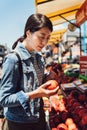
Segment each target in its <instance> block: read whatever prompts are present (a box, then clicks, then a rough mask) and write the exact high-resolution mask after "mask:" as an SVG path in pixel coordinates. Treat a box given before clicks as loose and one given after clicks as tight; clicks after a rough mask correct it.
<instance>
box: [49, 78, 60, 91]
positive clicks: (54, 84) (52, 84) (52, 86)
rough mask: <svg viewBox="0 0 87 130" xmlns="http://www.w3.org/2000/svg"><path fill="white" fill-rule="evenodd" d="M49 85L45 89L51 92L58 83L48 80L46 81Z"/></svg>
mask: <svg viewBox="0 0 87 130" xmlns="http://www.w3.org/2000/svg"><path fill="white" fill-rule="evenodd" d="M47 83H49V86H48V87H47V89H48V90H53V89H55V88H56V87H57V86H58V83H57V81H56V80H49V81H47Z"/></svg>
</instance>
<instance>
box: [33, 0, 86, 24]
mask: <svg viewBox="0 0 87 130" xmlns="http://www.w3.org/2000/svg"><path fill="white" fill-rule="evenodd" d="M84 1H85V0H35V3H36V12H37V13H42V14H45V15H46V16H48V17H49V18H50V20H51V21H52V22H53V25H58V24H60V23H63V22H66V20H65V19H67V20H73V19H75V14H76V12H77V11H78V9H79V8H80V7H81V5H82V3H83V2H84ZM61 16H62V17H64V18H65V19H63V18H61Z"/></svg>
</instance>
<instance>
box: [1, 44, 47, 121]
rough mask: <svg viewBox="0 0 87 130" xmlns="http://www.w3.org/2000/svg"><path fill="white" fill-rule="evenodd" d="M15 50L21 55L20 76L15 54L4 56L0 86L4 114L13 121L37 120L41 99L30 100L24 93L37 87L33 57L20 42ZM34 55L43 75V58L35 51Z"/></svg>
mask: <svg viewBox="0 0 87 130" xmlns="http://www.w3.org/2000/svg"><path fill="white" fill-rule="evenodd" d="M15 51H16V52H17V53H18V54H19V55H20V57H21V61H22V72H23V74H22V75H21V76H20V71H19V61H18V58H17V56H16V55H15V54H14V53H9V54H8V55H7V56H6V57H5V58H4V63H3V67H2V79H1V87H0V102H1V104H2V106H3V107H4V115H5V117H6V118H7V119H8V120H11V121H15V122H26V123H29V122H30V123H32V122H37V121H38V120H39V117H40V114H41V111H42V109H43V102H42V99H41V98H36V99H32V100H30V99H29V97H27V94H26V93H27V92H30V91H33V90H35V89H36V88H38V87H39V82H38V78H37V74H36V72H35V68H34V66H33V58H32V57H31V55H30V53H29V52H28V51H27V50H26V49H25V47H24V46H23V44H22V43H18V45H17V47H16V49H15ZM36 56H37V60H38V64H39V67H40V69H41V71H42V72H43V75H44V60H43V59H42V57H41V55H40V54H38V53H36Z"/></svg>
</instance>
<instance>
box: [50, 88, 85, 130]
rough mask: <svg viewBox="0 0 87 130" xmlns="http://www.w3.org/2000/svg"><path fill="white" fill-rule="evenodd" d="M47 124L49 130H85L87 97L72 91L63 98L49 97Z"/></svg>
mask: <svg viewBox="0 0 87 130" xmlns="http://www.w3.org/2000/svg"><path fill="white" fill-rule="evenodd" d="M50 103H51V110H50V113H49V124H50V127H51V130H87V96H86V94H83V93H81V92H79V91H77V90H72V91H71V92H70V94H69V95H68V96H67V97H66V98H65V97H63V96H62V98H60V96H58V95H54V96H52V97H50Z"/></svg>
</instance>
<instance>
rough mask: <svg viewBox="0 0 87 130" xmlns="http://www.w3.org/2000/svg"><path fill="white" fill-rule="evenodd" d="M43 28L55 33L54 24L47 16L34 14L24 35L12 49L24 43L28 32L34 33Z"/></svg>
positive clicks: (26, 25)
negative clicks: (19, 43)
mask: <svg viewBox="0 0 87 130" xmlns="http://www.w3.org/2000/svg"><path fill="white" fill-rule="evenodd" d="M43 27H47V28H49V30H50V31H51V32H52V31H53V25H52V22H51V21H50V20H49V18H48V17H47V16H45V15H43V14H32V15H31V16H30V17H29V18H28V19H27V21H26V24H25V29H24V35H23V36H22V37H20V38H18V39H17V41H16V42H15V43H14V44H13V46H12V49H14V48H15V47H16V45H17V43H18V42H23V40H24V39H25V38H26V31H28V30H30V32H32V33H34V32H35V31H38V30H40V29H41V28H43Z"/></svg>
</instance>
